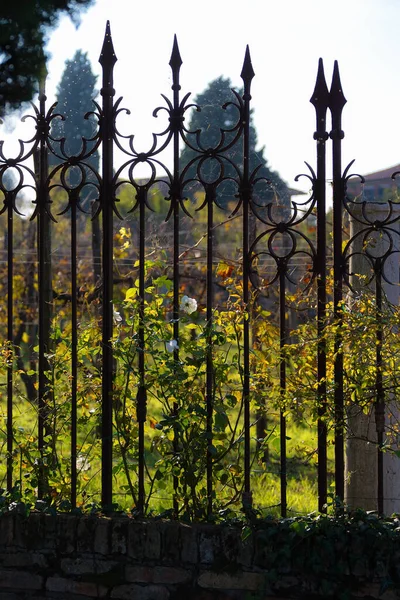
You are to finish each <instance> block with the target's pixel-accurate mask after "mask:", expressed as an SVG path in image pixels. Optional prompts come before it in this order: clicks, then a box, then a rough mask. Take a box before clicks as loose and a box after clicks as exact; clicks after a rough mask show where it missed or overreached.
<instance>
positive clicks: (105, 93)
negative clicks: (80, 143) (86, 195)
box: [99, 21, 117, 509]
mask: <svg viewBox="0 0 400 600" xmlns="http://www.w3.org/2000/svg"><path fill="white" fill-rule="evenodd" d="M116 61H117V57H116V56H115V53H114V47H113V43H112V39H111V31H110V23H109V21H107V26H106V33H105V36H104V42H103V47H102V51H101V54H100V58H99V63H100V64H101V66H102V70H103V85H102V89H101V92H100V93H101V95H102V97H103V103H102V115H101V139H102V145H103V153H102V186H101V199H100V202H101V211H102V219H103V265H102V279H103V284H102V290H103V326H102V330H103V331H102V349H103V356H102V411H101V435H102V454H101V459H102V462H101V477H102V479H101V481H102V490H101V501H102V505H103V507H106V508H108V509H109V508H110V506H111V504H112V432H113V422H112V421H113V412H112V398H113V396H112V395H113V351H112V346H111V339H112V334H113V214H114V210H113V204H114V189H113V134H114V115H113V96H114V94H115V90H114V88H113V83H114V81H113V71H114V65H115V63H116Z"/></svg>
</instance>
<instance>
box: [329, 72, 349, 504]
mask: <svg viewBox="0 0 400 600" xmlns="http://www.w3.org/2000/svg"><path fill="white" fill-rule="evenodd" d="M346 102H347V101H346V98H345V97H344V94H343V91H342V84H341V82H340V75H339V67H338V63H337V61H335V64H334V70H333V77H332V84H331V89H330V92H329V109H330V112H331V115H332V130H331V132H330V138H331V140H332V175H333V285H334V287H333V311H334V318H335V321H336V323H337V326H338V329H339V331H340V326H341V323H342V302H343V276H344V269H343V252H342V215H343V201H344V192H345V183H344V178H343V175H342V139H343V138H344V132H343V131H342V111H343V107H344V105H345V104H346ZM334 354H335V359H334V382H335V391H334V401H335V489H336V496H338V497H339V498H340V499H341V500H343V499H344V434H343V429H344V400H343V354H342V337H341V334H340V333H337V334H336V336H335V343H334Z"/></svg>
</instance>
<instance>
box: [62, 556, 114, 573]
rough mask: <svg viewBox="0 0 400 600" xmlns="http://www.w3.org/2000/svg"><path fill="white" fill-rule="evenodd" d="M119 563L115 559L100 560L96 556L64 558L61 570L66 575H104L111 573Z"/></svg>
mask: <svg viewBox="0 0 400 600" xmlns="http://www.w3.org/2000/svg"><path fill="white" fill-rule="evenodd" d="M117 565H118V563H117V562H115V561H113V560H98V559H96V558H63V559H62V560H61V570H62V571H63V572H64V573H65V574H66V575H85V574H87V573H88V574H91V575H92V574H95V575H102V574H103V573H109V572H110V571H112V570H113V569H115V568H116V566H117Z"/></svg>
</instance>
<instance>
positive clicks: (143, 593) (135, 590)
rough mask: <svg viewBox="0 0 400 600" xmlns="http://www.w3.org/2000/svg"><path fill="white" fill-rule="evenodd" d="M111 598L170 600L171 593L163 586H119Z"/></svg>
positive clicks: (121, 599) (122, 599)
mask: <svg viewBox="0 0 400 600" xmlns="http://www.w3.org/2000/svg"><path fill="white" fill-rule="evenodd" d="M111 598H118V599H119V600H132V599H134V600H168V598H169V591H168V590H167V588H166V587H163V586H161V585H146V586H141V585H135V584H134V583H132V584H130V585H119V586H117V587H115V588H114V589H113V590H112V592H111Z"/></svg>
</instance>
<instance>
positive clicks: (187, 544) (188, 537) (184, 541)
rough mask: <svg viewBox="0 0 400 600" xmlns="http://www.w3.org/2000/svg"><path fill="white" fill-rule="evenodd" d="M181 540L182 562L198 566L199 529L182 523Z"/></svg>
mask: <svg viewBox="0 0 400 600" xmlns="http://www.w3.org/2000/svg"><path fill="white" fill-rule="evenodd" d="M179 537H180V540H181V560H182V562H183V563H188V564H193V565H194V564H196V563H197V562H198V559H199V552H198V542H197V528H196V527H192V526H191V525H184V524H182V523H181V525H180V528H179Z"/></svg>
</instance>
